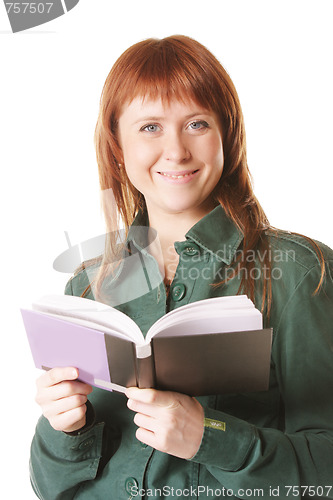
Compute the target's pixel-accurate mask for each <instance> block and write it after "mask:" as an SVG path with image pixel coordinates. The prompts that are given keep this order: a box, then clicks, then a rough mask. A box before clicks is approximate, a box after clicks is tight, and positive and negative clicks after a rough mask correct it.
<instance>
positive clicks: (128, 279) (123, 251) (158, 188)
mask: <svg viewBox="0 0 333 500" xmlns="http://www.w3.org/2000/svg"><path fill="white" fill-rule="evenodd" d="M95 137H96V150H97V161H98V168H99V176H100V185H101V189H102V193H103V194H104V196H103V202H104V205H103V207H104V213H105V219H106V225H107V229H108V235H107V238H106V247H105V252H104V254H103V255H102V256H101V257H100V258H98V259H95V260H93V261H91V262H85V263H83V264H82V266H81V267H80V268H79V269H78V270H77V272H76V273H75V275H74V276H73V278H72V279H71V280H70V281H69V282H68V283H67V286H66V293H67V294H72V295H79V296H85V297H87V298H88V299H91V300H94V299H96V297H97V298H99V299H100V300H102V301H104V302H107V303H109V304H111V305H114V306H115V307H117V309H119V310H121V311H122V312H124V313H126V314H127V315H128V316H130V317H131V318H132V319H133V320H134V321H135V322H136V323H137V325H138V326H139V328H140V329H141V331H142V332H143V333H144V334H146V332H147V331H148V329H149V328H150V326H151V325H152V324H153V323H154V322H156V321H157V320H158V319H159V318H161V317H162V316H163V315H164V314H165V313H166V312H168V311H173V310H174V309H176V308H177V307H179V306H181V305H185V304H190V303H192V302H195V301H199V300H203V299H207V298H213V297H220V296H230V295H236V294H238V293H240V292H242V293H245V294H247V295H248V296H249V297H250V298H251V299H253V301H254V302H255V304H256V306H257V308H261V309H262V311H263V315H264V322H265V326H267V327H271V328H272V329H273V335H274V341H273V345H272V355H271V363H270V382H269V388H268V390H267V391H266V392H261V393H250V394H238V393H237V394H235V393H231V394H229V393H228V394H213V395H212V394H207V395H205V396H201V397H200V398H193V397H190V396H188V395H186V394H179V393H177V392H172V391H161V390H152V389H138V388H134V387H131V388H127V391H126V396H127V398H128V399H126V397H125V396H124V395H123V394H121V395H119V394H116V393H110V392H107V391H103V390H101V389H97V388H95V389H94V390H92V388H91V387H90V386H88V385H87V384H83V383H82V382H80V381H79V380H78V377H79V374H78V371H77V370H76V369H75V368H73V367H65V368H63V367H60V368H54V369H52V370H50V371H48V372H46V373H45V374H44V375H42V377H40V379H39V380H38V394H37V401H38V403H39V404H40V406H41V408H42V410H43V416H42V417H41V419H40V421H39V423H38V425H37V429H36V434H35V437H34V440H33V443H32V451H31V478H32V484H33V487H34V490H35V491H36V493H37V494H38V496H39V498H41V499H57V500H69V499H74V498H75V499H81V500H91V499H92V498H93V499H96V500H102V499H103V500H104V499H105V498H115V499H118V498H119V499H120V498H133V497H136V496H137V495H138V492H141V493H142V495H144V494H146V495H148V496H151V495H150V494H148V492H154V495H155V496H154V498H166V497H168V496H171V495H170V491H172V492H176V495H177V496H179V497H180V496H182V495H183V496H186V497H187V496H188V495H189V492H191V495H192V498H198V497H199V496H200V497H201V496H202V494H205V493H206V494H207V495H206V496H207V498H208V496H209V498H212V499H213V498H216V499H217V498H220V497H221V496H223V495H224V492H227V496H228V497H233V498H239V497H242V498H243V497H244V492H245V491H246V492H247V494H248V496H251V495H252V493H254V492H257V491H259V492H260V496H262V497H264V498H269V497H271V496H272V495H273V496H274V495H275V493H273V492H278V494H279V498H287V497H288V496H290V495H289V493H290V488H292V490H293V496H294V498H295V497H298V498H301V496H302V492H304V491H309V492H310V488H312V489H311V491H315V492H319V495H321V493H320V492H323V491H325V497H326V498H331V499H332V498H333V488H332V483H331V481H332V463H333V448H332V442H333V419H332V415H333V398H332V394H333V377H332V363H333V358H332V346H333V252H332V250H331V249H329V248H328V247H326V246H325V245H324V244H322V243H319V242H314V241H313V240H311V239H310V238H306V237H303V236H300V235H295V234H290V233H288V232H284V231H280V230H279V231H278V230H275V229H273V228H272V227H271V226H270V225H269V223H268V220H267V218H266V216H265V213H264V211H263V210H262V208H261V206H260V204H259V202H258V201H257V199H256V197H255V196H254V194H253V190H252V186H251V179H250V174H249V170H248V166H247V160H246V147H245V129H244V123H243V116H242V111H241V107H240V103H239V100H238V96H237V93H236V90H235V88H234V86H233V83H232V81H231V79H230V77H229V76H228V74H227V73H226V71H225V70H224V68H223V67H222V66H221V64H220V63H219V62H218V61H217V60H216V59H215V57H214V56H213V55H212V54H211V53H210V52H209V51H208V50H207V49H206V48H205V47H203V46H202V45H201V44H200V43H198V42H196V41H195V40H192V39H190V38H187V37H184V36H180V35H179V36H174V37H168V38H165V39H162V40H155V39H149V40H144V41H142V42H140V43H138V44H136V45H134V46H132V47H130V48H129V49H128V50H127V51H126V52H125V53H124V54H123V55H122V56H120V58H119V59H118V61H117V62H116V63H115V65H114V67H113V68H112V69H111V72H110V74H109V76H108V78H107V80H106V82H105V85H104V88H103V94H102V98H101V103H100V114H99V118H98V123H97V127H96V136H95ZM110 191H111V192H112V196H111V197H110V196H108V194H109V193H110ZM115 224H116V225H115ZM122 224H123V225H124V226H125V233H126V236H125V238H123V239H120V232H119V228H120V226H121V225H122ZM142 226H143V227H142ZM152 230H155V231H154V233H155V236H156V235H157V236H158V240H159V243H160V244H159V245H156V244H155V240H154V239H153V237H152V233H153V231H152ZM127 256H129V257H130V258H126V257H127ZM132 257H136V258H132ZM164 278H165V285H166V286H164V285H163V279H164ZM133 291H134V293H133ZM207 330H209V322H208V325H207ZM224 354H225V353H224ZM249 356H251V353H249ZM88 396H89V398H88ZM133 412H134V415H133ZM287 485H288V486H287ZM290 485H292V486H290ZM288 488H289V490H288ZM141 493H140V494H141ZM309 495H310V496H311V494H310V493H309Z"/></svg>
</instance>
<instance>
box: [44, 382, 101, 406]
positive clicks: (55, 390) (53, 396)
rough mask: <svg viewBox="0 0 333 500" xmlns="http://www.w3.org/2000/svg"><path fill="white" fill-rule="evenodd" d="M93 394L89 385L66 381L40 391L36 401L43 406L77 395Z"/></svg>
mask: <svg viewBox="0 0 333 500" xmlns="http://www.w3.org/2000/svg"><path fill="white" fill-rule="evenodd" d="M91 392H92V387H91V385H89V384H85V383H83V382H78V381H73V382H72V381H69V380H66V381H65V382H59V383H58V384H56V385H53V386H51V387H43V388H40V389H38V391H37V395H36V398H35V400H36V402H37V403H38V404H39V405H43V404H45V403H50V402H52V401H57V400H59V399H63V398H67V397H70V396H73V395H75V394H81V395H85V396H88V394H90V393H91Z"/></svg>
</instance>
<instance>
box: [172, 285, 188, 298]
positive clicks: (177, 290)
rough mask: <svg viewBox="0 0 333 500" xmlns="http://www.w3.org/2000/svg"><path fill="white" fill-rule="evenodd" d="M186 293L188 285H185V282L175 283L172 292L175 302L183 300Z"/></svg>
mask: <svg viewBox="0 0 333 500" xmlns="http://www.w3.org/2000/svg"><path fill="white" fill-rule="evenodd" d="M185 294H186V287H185V285H183V283H180V284H179V285H175V286H174V287H173V289H172V292H171V296H172V298H173V300H174V301H175V302H178V301H179V300H182V298H183V297H185Z"/></svg>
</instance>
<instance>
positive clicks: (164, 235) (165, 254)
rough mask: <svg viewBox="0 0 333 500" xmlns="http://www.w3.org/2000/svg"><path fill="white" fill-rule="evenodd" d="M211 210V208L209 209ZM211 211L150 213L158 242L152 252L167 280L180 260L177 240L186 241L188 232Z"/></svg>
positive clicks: (171, 276) (150, 221) (153, 245)
mask: <svg viewBox="0 0 333 500" xmlns="http://www.w3.org/2000/svg"><path fill="white" fill-rule="evenodd" d="M209 211H210V210H209ZM209 211H208V212H207V211H204V212H203V211H197V212H195V213H171V214H170V213H160V214H157V213H156V211H154V213H149V211H148V216H149V225H150V227H152V228H153V229H155V231H156V232H157V236H158V238H157V241H158V243H156V244H152V245H151V247H150V252H151V254H152V255H153V256H154V257H155V259H156V260H157V262H158V264H159V267H160V270H161V272H162V273H163V274H164V276H165V278H166V281H170V280H172V278H173V276H174V274H175V272H176V268H177V265H178V261H179V256H178V254H177V252H176V250H175V247H174V243H175V241H184V240H185V235H186V233H187V232H188V231H189V230H190V229H191V227H192V226H194V224H196V223H197V222H199V220H201V219H202V218H203V217H204V216H205V215H206V214H207V213H209Z"/></svg>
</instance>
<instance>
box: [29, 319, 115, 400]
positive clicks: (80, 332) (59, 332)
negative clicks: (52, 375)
mask: <svg viewBox="0 0 333 500" xmlns="http://www.w3.org/2000/svg"><path fill="white" fill-rule="evenodd" d="M21 313H22V317H23V322H24V326H25V329H26V332H27V336H28V340H29V344H30V349H31V352H32V355H33V359H34V362H35V365H36V367H37V368H43V369H48V368H54V367H56V366H74V367H76V368H78V369H79V380H81V381H82V382H86V383H88V384H92V385H94V386H96V387H102V388H104V389H109V390H110V389H111V380H110V371H109V365H108V359H107V352H106V347H105V340H104V333H103V332H100V331H98V330H94V329H92V328H87V327H83V326H81V325H77V324H75V323H71V322H68V321H64V320H63V319H59V318H56V317H54V316H49V315H46V314H42V313H39V312H37V311H31V310H26V309H21Z"/></svg>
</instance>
